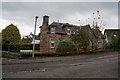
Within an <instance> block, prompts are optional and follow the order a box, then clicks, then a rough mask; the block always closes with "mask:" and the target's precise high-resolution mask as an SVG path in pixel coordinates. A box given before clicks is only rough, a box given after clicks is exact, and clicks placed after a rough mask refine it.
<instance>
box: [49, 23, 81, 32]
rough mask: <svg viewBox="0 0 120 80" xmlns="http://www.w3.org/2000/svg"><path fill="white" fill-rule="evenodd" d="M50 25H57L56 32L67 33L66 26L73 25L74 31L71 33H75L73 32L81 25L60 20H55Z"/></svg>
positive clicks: (72, 29)
mask: <svg viewBox="0 0 120 80" xmlns="http://www.w3.org/2000/svg"><path fill="white" fill-rule="evenodd" d="M50 26H56V27H55V28H56V29H55V33H63V34H66V27H67V28H69V27H71V31H72V33H71V34H73V32H74V31H76V30H77V29H78V28H80V26H76V25H72V24H69V23H60V22H53V23H51V24H50ZM49 30H50V29H49Z"/></svg>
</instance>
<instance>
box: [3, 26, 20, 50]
mask: <svg viewBox="0 0 120 80" xmlns="http://www.w3.org/2000/svg"><path fill="white" fill-rule="evenodd" d="M2 44H3V50H9V51H12V50H15V51H18V50H19V49H18V48H20V46H21V35H20V32H19V29H18V28H17V27H16V26H15V25H13V24H10V25H8V26H7V27H6V28H5V29H3V30H2Z"/></svg>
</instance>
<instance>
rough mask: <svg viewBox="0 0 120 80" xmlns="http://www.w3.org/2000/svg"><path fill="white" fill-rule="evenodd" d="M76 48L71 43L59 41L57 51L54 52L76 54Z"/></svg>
mask: <svg viewBox="0 0 120 80" xmlns="http://www.w3.org/2000/svg"><path fill="white" fill-rule="evenodd" d="M76 51H77V47H76V46H75V44H74V43H73V42H72V41H61V42H60V43H59V44H58V45H57V50H56V52H57V53H58V52H76Z"/></svg>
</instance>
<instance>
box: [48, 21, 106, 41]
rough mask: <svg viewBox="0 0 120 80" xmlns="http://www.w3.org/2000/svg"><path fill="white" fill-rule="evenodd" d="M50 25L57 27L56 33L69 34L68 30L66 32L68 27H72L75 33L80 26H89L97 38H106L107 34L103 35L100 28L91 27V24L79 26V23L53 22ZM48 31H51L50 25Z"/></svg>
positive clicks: (72, 31)
mask: <svg viewBox="0 0 120 80" xmlns="http://www.w3.org/2000/svg"><path fill="white" fill-rule="evenodd" d="M49 26H54V27H55V33H63V34H67V32H66V30H67V28H70V29H71V34H74V32H76V30H78V29H80V28H81V29H86V28H89V30H90V31H91V32H92V34H93V36H94V37H95V38H99V37H101V38H103V39H105V38H106V37H105V35H102V33H101V32H100V31H99V30H98V29H91V27H90V25H85V26H77V25H72V24H69V23H60V22H53V23H51V24H50V25H49ZM48 32H50V27H49V31H48Z"/></svg>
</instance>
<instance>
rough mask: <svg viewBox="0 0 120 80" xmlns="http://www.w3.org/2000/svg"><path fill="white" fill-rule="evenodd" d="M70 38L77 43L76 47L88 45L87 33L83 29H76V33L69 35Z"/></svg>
mask: <svg viewBox="0 0 120 80" xmlns="http://www.w3.org/2000/svg"><path fill="white" fill-rule="evenodd" d="M71 40H72V41H73V42H74V43H75V44H76V45H77V47H83V48H85V47H86V46H88V45H89V35H88V34H87V32H86V31H85V30H78V31H76V33H75V34H74V35H73V36H72V37H71Z"/></svg>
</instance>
